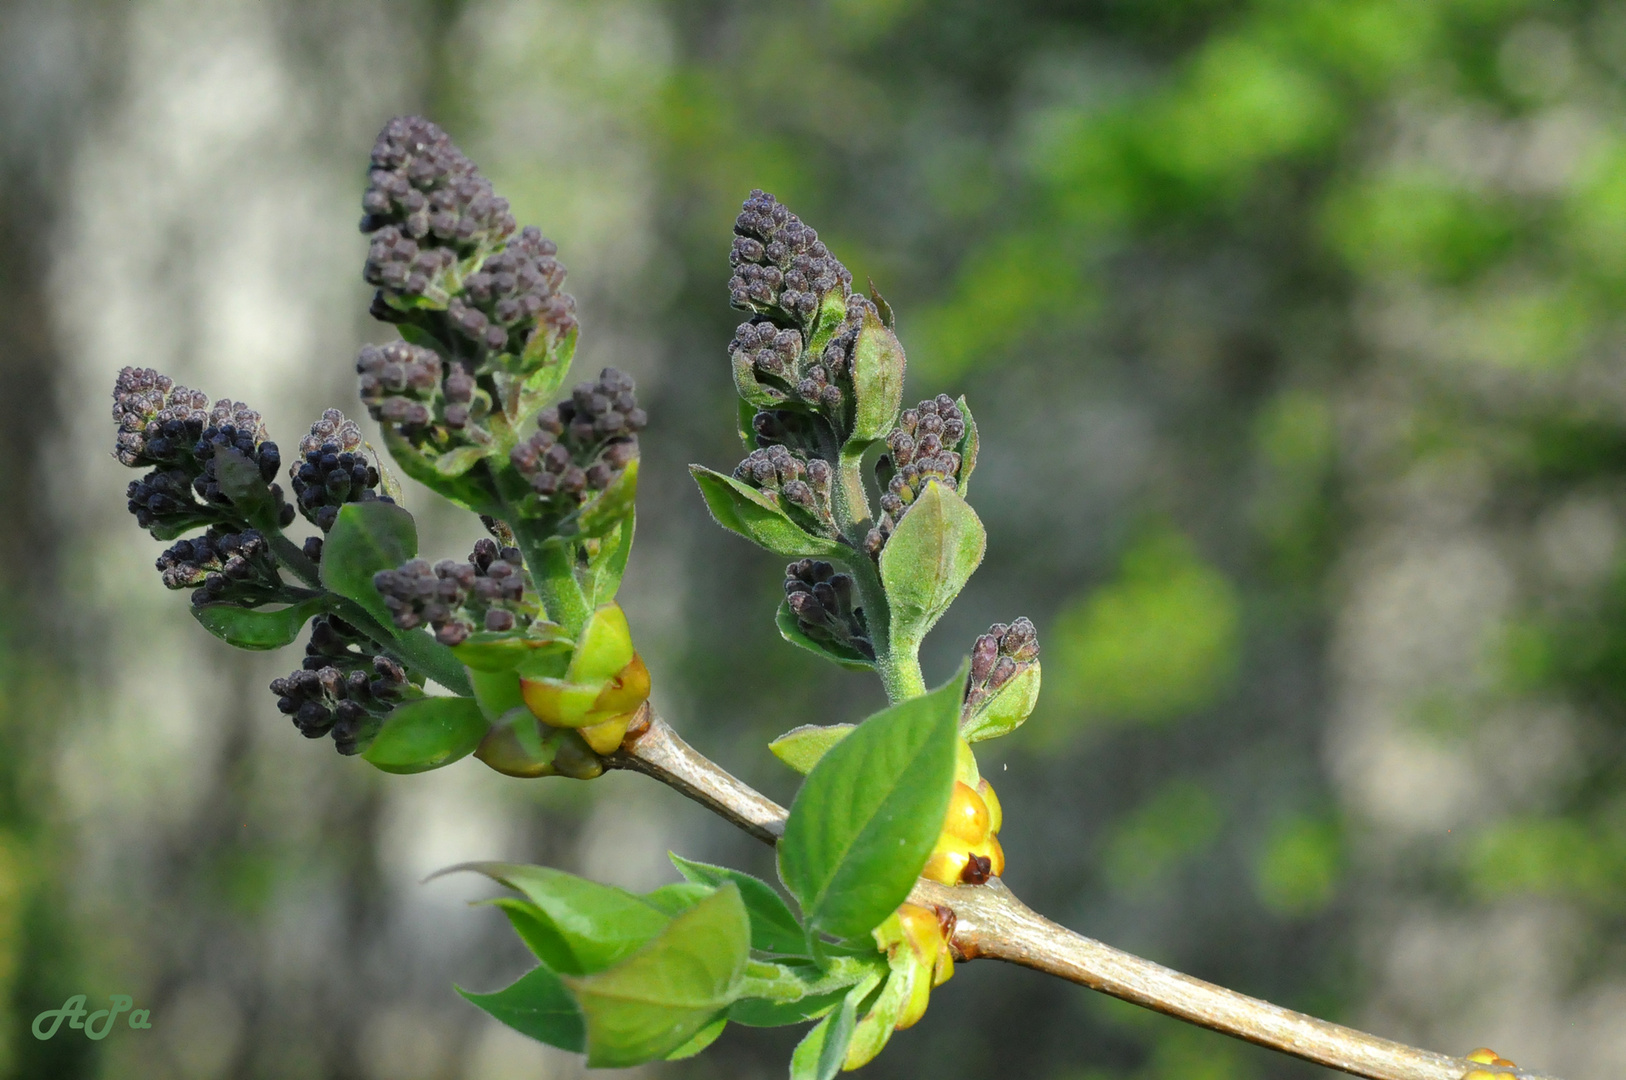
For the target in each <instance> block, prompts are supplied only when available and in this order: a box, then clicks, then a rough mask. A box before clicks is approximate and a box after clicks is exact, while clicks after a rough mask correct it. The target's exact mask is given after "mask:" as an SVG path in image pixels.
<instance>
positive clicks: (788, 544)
mask: <svg viewBox="0 0 1626 1080" xmlns="http://www.w3.org/2000/svg"><path fill="white" fill-rule="evenodd" d="M689 472H690V473H692V474H693V475H694V481H695V483H696V484H699V485H700V494H701V495H702V496H704V497H705V500H706V507H707V509H709V510H710V511H711V516H712V518H713V519H714V520H716V522H717V524H719V525H721V526H722V527H723V528H725V529H728V530H729V531H730V532H735V533H738V534H740V535H741V536H743V537H745V538H746V539H747V540H749V541H751V542H752V543H753V544H756V545H757V546H758V547H762V548H767V549H768V550H769V551H771V552H773V553H774V554H776V555H783V556H786V557H787V558H801V557H804V556H816V557H818V558H824V559H830V558H837V559H839V558H846V557H850V556H851V554H852V549H851V548H848V547H846V546H844V545H842V544H839V543H837V542H836V541H834V540H830V539H828V538H826V537H822V536H814V535H813V534H812V533H809V532H807V531H806V530H805V529H803V528H802V527H801V526H800V525H798V524H796V523H795V522H794V521H792V520H791V519H790V517H789V516H788V515H787V514H786V513H785V511H784V510H782V509H780V508H779V505H778V504H777V503H775V502H774V501H773V500H772V499H770V498H768V496H766V495H764V494H763V493H762V492H760V491H758V490H757V489H756V488H754V487H751V486H750V485H749V484H743V483H741V482H740V481H738V480H736V479H734V478H733V477H732V476H724V475H723V474H722V473H720V472H715V471H713V470H711V469H707V468H705V467H703V466H700V465H691V466H689Z"/></svg>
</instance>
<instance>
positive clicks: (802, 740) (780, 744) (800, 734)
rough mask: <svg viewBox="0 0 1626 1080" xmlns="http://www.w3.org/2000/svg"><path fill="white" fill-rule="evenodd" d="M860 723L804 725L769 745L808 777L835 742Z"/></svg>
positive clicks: (776, 753)
mask: <svg viewBox="0 0 1626 1080" xmlns="http://www.w3.org/2000/svg"><path fill="white" fill-rule="evenodd" d="M857 727H858V725H857V724H825V725H823V726H820V725H818V724H803V725H802V726H801V727H796V728H791V729H790V730H789V731H787V732H785V733H784V734H783V735H781V736H779V738H777V739H775V740H774V741H773V742H771V743H769V744H768V749H769V750H770V751H772V753H773V756H774V757H776V758H778V759H779V760H780V761H783V762H784V763H785V764H786V765H789V766H790V767H791V768H793V769H795V770H796V771H797V772H799V773H801V774H802V775H803V776H806V775H807V774H808V773H810V772H812V771H813V766H815V765H817V764H818V763H819V759H820V758H822V757H823V756H824V755H825V752H826V751H828V750H829V749H830V748H831V747H832V746H834V745H835V744H836V743H838V742H840V741H841V740H842V739H845V738H846V737H847V736H848V735H851V734H852V733H853V731H854V730H855V729H856V728H857Z"/></svg>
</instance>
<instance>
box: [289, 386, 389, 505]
mask: <svg viewBox="0 0 1626 1080" xmlns="http://www.w3.org/2000/svg"><path fill="white" fill-rule="evenodd" d="M299 455H300V457H299V460H298V461H296V462H295V463H294V464H293V465H292V466H290V467H289V474H290V476H291V479H292V482H293V489H294V502H295V504H296V505H297V506H298V507H299V512H300V513H301V514H304V515H305V518H306V520H308V521H309V522H310V523H311V524H313V525H315V526H316V527H317V528H319V529H321V530H322V531H323V532H327V531H328V530H329V529H331V528H333V522H334V521H335V520H336V519H337V518H338V516H339V507H341V506H343V505H344V504H345V503H351V502H370V501H372V500H374V499H379V500H382V501H384V502H394V501H395V500H394V499H392V498H390V497H389V496H388V495H381V494H379V492H378V485H379V481H380V480H381V476H380V473H379V468H378V465H377V464H376V463H375V462H374V461H373V460H372V458H371V457H369V455H368V454H367V451H366V449H365V443H364V440H363V439H362V436H361V428H360V427H358V426H356V422H355V421H354V420H347V419H346V418H345V415H344V413H342V412H340V411H339V410H338V409H328V410H327V411H326V412H324V413H323V414H322V418H321V419H320V420H318V421H316V423H314V424H312V425H311V430H310V434H309V435H306V436H305V437H304V438H303V439H301V440H299Z"/></svg>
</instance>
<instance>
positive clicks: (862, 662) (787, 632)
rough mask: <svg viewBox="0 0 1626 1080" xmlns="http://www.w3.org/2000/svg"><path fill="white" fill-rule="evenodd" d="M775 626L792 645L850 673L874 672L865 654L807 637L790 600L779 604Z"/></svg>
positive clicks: (837, 643) (834, 642)
mask: <svg viewBox="0 0 1626 1080" xmlns="http://www.w3.org/2000/svg"><path fill="white" fill-rule="evenodd" d="M773 621H774V625H775V626H777V627H779V636H780V637H782V638H784V639H785V640H786V641H788V642H790V643H791V644H792V645H795V646H798V647H799V648H803V649H806V650H807V651H808V652H810V653H813V654H814V655H816V656H820V657H822V658H824V659H825V660H828V661H830V662H831V663H833V664H840V665H841V666H842V667H844V668H846V669H848V670H849V671H874V670H875V661H873V660H871V659H869V658H868V657H867V656H865V655H864V654H863V653H861V652H859V651H858V650H857V649H854V648H852V647H850V646H847V645H843V644H841V643H840V642H837V641H832V642H829V643H826V642H823V641H814V640H813V639H812V638H810V637H808V636H807V631H805V630H803V629H802V626H801V623H799V622H797V620H796V613H795V612H794V611H792V610H791V609H790V602H789V601H788V600H781V601H780V602H779V610H778V611H777V612H775V613H774V617H773Z"/></svg>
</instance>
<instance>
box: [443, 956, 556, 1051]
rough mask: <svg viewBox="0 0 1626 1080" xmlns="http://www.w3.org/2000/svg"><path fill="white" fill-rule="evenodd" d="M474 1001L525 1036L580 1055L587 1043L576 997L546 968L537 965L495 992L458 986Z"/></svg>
mask: <svg viewBox="0 0 1626 1080" xmlns="http://www.w3.org/2000/svg"><path fill="white" fill-rule="evenodd" d="M456 990H457V992H458V993H459V994H462V995H463V998H464V1000H466V1001H469V1002H472V1003H473V1004H475V1005H478V1006H479V1007H480V1008H482V1009H484V1010H485V1011H486V1012H488V1013H490V1014H491V1015H492V1016H494V1017H496V1018H497V1019H498V1020H501V1021H502V1022H503V1023H505V1024H507V1025H508V1026H509V1027H511V1028H513V1029H514V1030H515V1031H517V1032H519V1033H520V1034H522V1035H529V1036H530V1037H531V1038H533V1039H536V1040H537V1041H538V1042H544V1043H547V1044H548V1045H549V1046H557V1047H558V1048H559V1049H561V1050H569V1051H570V1052H572V1053H576V1054H579V1053H581V1052H582V1050H583V1048H584V1047H585V1046H586V1045H587V1028H586V1025H585V1024H583V1023H582V1014H581V1010H579V1009H577V1008H576V1002H575V999H573V998H572V997H571V996H570V991H569V990H567V989H566V988H565V984H564V983H562V982H561V981H560V980H559V976H557V975H555V974H554V973H553V972H551V971H549V970H548V969H547V968H546V967H538V968H533V969H532V970H531V971H530V972H528V973H527V974H525V975H522V976H520V978H519V981H518V982H515V983H514V984H513V985H512V986H509V987H508V988H507V989H504V990H498V991H497V992H496V993H493V994H471V993H469V992H468V991H467V990H465V989H463V988H462V987H461V986H459V987H456Z"/></svg>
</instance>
